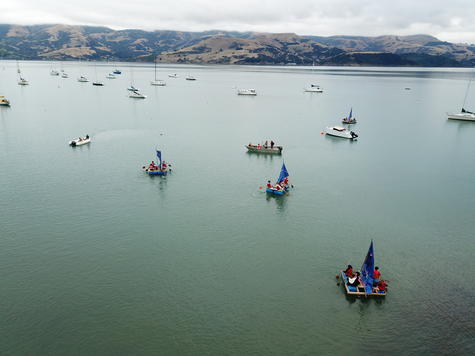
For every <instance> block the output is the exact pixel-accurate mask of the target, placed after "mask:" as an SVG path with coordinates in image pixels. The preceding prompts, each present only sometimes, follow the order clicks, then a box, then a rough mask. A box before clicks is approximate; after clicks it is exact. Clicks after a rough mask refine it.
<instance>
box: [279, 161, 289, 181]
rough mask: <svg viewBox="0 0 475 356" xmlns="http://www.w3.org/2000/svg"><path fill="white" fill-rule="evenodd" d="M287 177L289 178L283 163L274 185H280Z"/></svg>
mask: <svg viewBox="0 0 475 356" xmlns="http://www.w3.org/2000/svg"><path fill="white" fill-rule="evenodd" d="M288 176H289V172H287V168H285V163H282V168H281V170H280V175H279V178H277V182H276V184H279V183H281V182H282V181H283V180H284V179H285V178H286V177H288Z"/></svg>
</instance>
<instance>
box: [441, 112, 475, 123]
mask: <svg viewBox="0 0 475 356" xmlns="http://www.w3.org/2000/svg"><path fill="white" fill-rule="evenodd" d="M447 119H449V120H461V121H475V113H473V112H470V111H467V110H465V109H462V111H461V112H460V113H459V114H449V113H447Z"/></svg>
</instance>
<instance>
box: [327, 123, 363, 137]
mask: <svg viewBox="0 0 475 356" xmlns="http://www.w3.org/2000/svg"><path fill="white" fill-rule="evenodd" d="M324 132H325V133H326V134H327V135H330V136H335V137H341V138H347V139H349V140H354V139H356V138H357V137H358V135H357V134H356V133H355V132H353V131H350V130H348V129H345V128H344V127H341V126H327V127H325V130H324Z"/></svg>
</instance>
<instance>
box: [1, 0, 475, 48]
mask: <svg viewBox="0 0 475 356" xmlns="http://www.w3.org/2000/svg"><path fill="white" fill-rule="evenodd" d="M0 23H9V24H22V25H27V24H28V25H30V24H44V23H62V24H72V25H99V26H108V27H111V28H114V29H124V28H140V29H144V30H160V29H169V30H183V31H203V30H210V29H222V30H235V31H262V32H295V33H297V34H300V35H323V36H330V35H343V34H345V35H369V36H377V35H384V34H396V35H408V34H420V33H424V34H430V35H434V36H436V37H438V38H440V39H442V40H446V41H451V42H469V43H475V0H391V1H389V0H232V1H230V0H131V1H126V0H114V1H112V0H1V1H0Z"/></svg>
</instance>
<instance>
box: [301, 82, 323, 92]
mask: <svg viewBox="0 0 475 356" xmlns="http://www.w3.org/2000/svg"><path fill="white" fill-rule="evenodd" d="M304 90H305V91H306V92H308V93H323V89H322V88H321V87H320V85H315V84H311V85H310V86H309V87H307V88H305V89H304Z"/></svg>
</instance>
